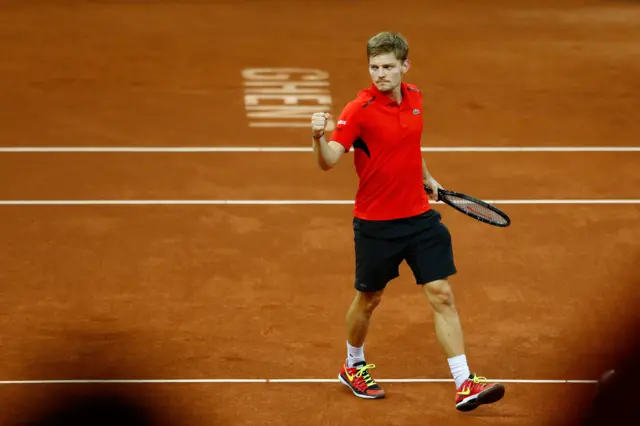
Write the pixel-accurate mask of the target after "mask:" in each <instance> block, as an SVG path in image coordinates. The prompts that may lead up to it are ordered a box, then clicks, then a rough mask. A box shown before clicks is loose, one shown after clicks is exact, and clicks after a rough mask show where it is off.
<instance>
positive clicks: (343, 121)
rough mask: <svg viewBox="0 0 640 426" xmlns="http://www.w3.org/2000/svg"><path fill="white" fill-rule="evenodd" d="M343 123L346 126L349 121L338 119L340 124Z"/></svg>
mask: <svg viewBox="0 0 640 426" xmlns="http://www.w3.org/2000/svg"><path fill="white" fill-rule="evenodd" d="M341 124H342V125H344V126H346V125H347V121H346V120H338V126H339V125H341Z"/></svg>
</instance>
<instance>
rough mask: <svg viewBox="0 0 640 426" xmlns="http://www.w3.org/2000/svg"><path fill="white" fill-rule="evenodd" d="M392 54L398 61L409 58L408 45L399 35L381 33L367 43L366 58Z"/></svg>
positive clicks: (387, 32)
mask: <svg viewBox="0 0 640 426" xmlns="http://www.w3.org/2000/svg"><path fill="white" fill-rule="evenodd" d="M387 53H393V54H394V55H395V57H396V59H398V60H399V61H406V60H407V57H408V56H409V43H408V42H407V39H406V38H404V36H403V35H402V34H400V33H394V32H390V31H383V32H381V33H378V34H376V35H374V36H373V37H371V38H370V39H369V41H367V57H368V58H371V57H372V56H378V55H384V54H387Z"/></svg>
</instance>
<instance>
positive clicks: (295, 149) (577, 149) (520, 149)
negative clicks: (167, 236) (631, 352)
mask: <svg viewBox="0 0 640 426" xmlns="http://www.w3.org/2000/svg"><path fill="white" fill-rule="evenodd" d="M421 150H422V152H640V147H637V146H619V147H618V146H567V147H553V146H549V147H545V146H539V147H498V146H496V147H473V146H469V147H423V148H422V149H421ZM0 152H25V153H28V152H312V150H311V147H259V146H255V147H252V146H249V147H242V146H226V147H225V146H211V147H186V146H185V147H0Z"/></svg>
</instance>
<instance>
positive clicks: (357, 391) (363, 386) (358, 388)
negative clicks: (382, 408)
mask: <svg viewBox="0 0 640 426" xmlns="http://www.w3.org/2000/svg"><path fill="white" fill-rule="evenodd" d="M375 367H376V366H375V365H374V364H367V363H366V362H362V361H361V362H357V363H355V364H354V365H353V367H347V364H346V363H344V364H342V370H340V374H339V375H338V379H340V382H341V383H342V384H343V385H345V386H347V387H348V388H349V389H351V392H353V394H354V395H355V396H357V397H358V398H367V399H380V398H384V391H383V390H382V388H380V386H378V385H377V384H376V382H375V381H374V380H373V378H372V377H371V374H369V369H371V368H375Z"/></svg>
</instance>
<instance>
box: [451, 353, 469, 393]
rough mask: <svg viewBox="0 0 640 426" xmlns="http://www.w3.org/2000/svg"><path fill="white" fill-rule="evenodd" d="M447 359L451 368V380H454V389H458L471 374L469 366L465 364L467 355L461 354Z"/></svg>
mask: <svg viewBox="0 0 640 426" xmlns="http://www.w3.org/2000/svg"><path fill="white" fill-rule="evenodd" d="M447 361H449V368H450V369H451V375H452V376H453V380H454V381H455V382H456V389H459V388H460V386H462V384H463V383H464V381H465V380H467V379H468V378H469V375H470V374H471V372H470V371H469V366H468V365H467V357H466V356H465V355H464V354H462V355H458V356H454V357H453V358H449V359H448V360H447Z"/></svg>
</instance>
